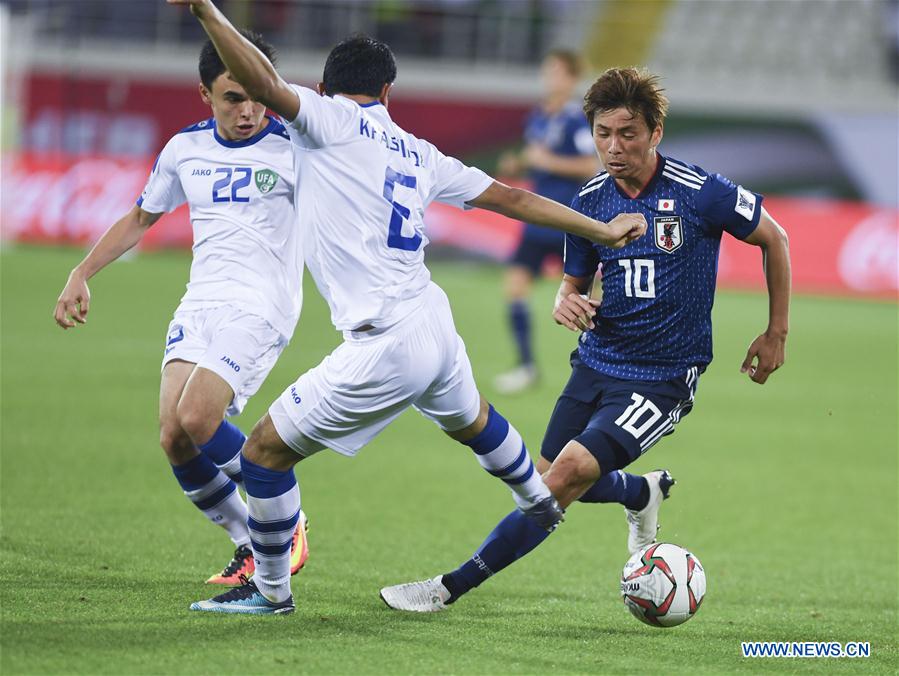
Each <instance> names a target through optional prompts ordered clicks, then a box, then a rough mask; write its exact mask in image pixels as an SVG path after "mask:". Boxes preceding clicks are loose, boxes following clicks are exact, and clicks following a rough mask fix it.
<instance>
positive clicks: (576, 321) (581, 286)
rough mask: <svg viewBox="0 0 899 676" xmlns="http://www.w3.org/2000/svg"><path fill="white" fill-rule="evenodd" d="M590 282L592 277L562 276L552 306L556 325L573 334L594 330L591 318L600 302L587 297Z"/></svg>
mask: <svg viewBox="0 0 899 676" xmlns="http://www.w3.org/2000/svg"><path fill="white" fill-rule="evenodd" d="M592 282H593V278H592V277H575V276H574V275H568V274H565V275H562V283H561V284H560V285H559V290H558V291H557V292H556V302H555V303H554V304H553V319H554V320H555V321H556V324H561V325H562V326H564V327H565V328H567V329H570V330H571V331H575V332H577V331H590V330H592V329H593V328H594V324H593V317H595V316H596V308H598V307H599V304H600V301H599V300H596V299H594V298H590V297H589V296H588V295H587V292H588V291H589V290H590V284H591V283H592Z"/></svg>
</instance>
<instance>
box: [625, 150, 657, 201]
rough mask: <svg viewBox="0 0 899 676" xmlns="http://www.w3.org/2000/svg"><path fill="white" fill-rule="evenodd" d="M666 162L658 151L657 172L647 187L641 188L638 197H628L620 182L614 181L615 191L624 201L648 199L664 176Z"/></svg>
mask: <svg viewBox="0 0 899 676" xmlns="http://www.w3.org/2000/svg"><path fill="white" fill-rule="evenodd" d="M665 161H666V160H665V157H664V156H663V155H662V154H661V153H660V152H658V151H656V170H655V172H653V174H652V176H651V177H650V179H649V181H648V182H647V183H646V185H644V186H643V187H642V188H640V191H639V192H638V193H637V194H636V195H628V194H627V192H625V190H624V189H623V188H622V187H621V186H620V185H618V181H616V180H614V179H613V180H612V183H614V184H615V190H617V191H618V194H619V195H621V196H622V197H623V198H624V199H628V200H638V199H640V198H642V197H646V196H647V195H648V194H649V193H651V192H652V191H653V189H654V188H655V184H656V181H658V180H659V176H661V175H662V169H664V168H665Z"/></svg>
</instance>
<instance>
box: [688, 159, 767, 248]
mask: <svg viewBox="0 0 899 676" xmlns="http://www.w3.org/2000/svg"><path fill="white" fill-rule="evenodd" d="M762 199H763V198H762V196H761V195H759V194H758V193H754V192H752V191H750V190H747V189H746V188H744V187H743V186H741V185H736V184H734V183H733V182H732V181H731V180H730V179H728V178H725V177H724V176H722V175H721V174H711V175H710V176H709V178H708V180H707V181H706V182H705V184H704V185H703V186H702V189H701V190H700V191H699V195H698V196H697V198H696V207H697V209H698V210H699V213H700V216H702V218H703V220H704V221H705V223H706V226H707V227H708V229H709V230H710V231H712V232H718V233H720V232H721V231H722V230H726V231H727V232H729V233H730V234H731V235H733V236H734V237H736V238H737V239H746V238H747V237H749V235H751V234H752V232H753V230H755V228H756V226H757V225H758V224H759V218H761V215H762Z"/></svg>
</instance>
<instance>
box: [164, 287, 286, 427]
mask: <svg viewBox="0 0 899 676" xmlns="http://www.w3.org/2000/svg"><path fill="white" fill-rule="evenodd" d="M286 345H287V340H286V339H285V338H284V337H283V336H282V335H281V333H280V332H279V331H277V330H276V329H275V328H273V327H272V326H271V324H269V323H268V322H267V321H265V320H264V319H263V318H262V317H259V316H258V315H254V314H250V313H248V312H246V311H245V310H241V309H239V308H236V307H233V306H230V305H220V306H218V307H215V308H211V309H208V310H182V309H181V308H180V307H179V308H178V309H177V310H175V316H174V319H172V322H171V323H170V324H169V330H168V333H167V334H166V342H165V355H164V356H163V358H162V368H165V365H166V364H168V363H169V362H171V361H174V360H176V359H177V360H180V361H186V362H190V363H193V364H196V365H197V366H202V367H203V368H205V369H209V370H210V371H212V372H214V373H216V374H217V375H219V376H221V377H222V378H223V379H224V380H225V382H227V383H228V385H230V386H231V390H232V391H233V392H234V397H233V398H232V399H231V404H230V405H229V406H228V410H227V412H226V414H227V415H229V416H231V415H237V414H238V413H240V412H241V411H242V410H243V407H244V406H246V403H247V400H248V399H249V398H250V397H252V396H253V395H254V394H256V392H257V391H258V390H259V388H260V387H261V386H262V383H263V381H265V379H266V377H267V376H268V374H269V371H271V370H272V368H273V367H274V365H275V362H276V361H278V357H279V356H280V355H281V351H282V350H283V349H284V348H285V347H286Z"/></svg>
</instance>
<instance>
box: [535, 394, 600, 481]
mask: <svg viewBox="0 0 899 676" xmlns="http://www.w3.org/2000/svg"><path fill="white" fill-rule="evenodd" d="M595 412H596V406H595V405H594V404H593V403H592V402H584V401H579V400H577V399H574V398H573V397H571V396H568V395H566V394H564V393H563V394H562V395H561V396H560V397H559V399H558V400H557V401H556V405H555V407H554V408H553V412H552V415H550V417H549V422H548V423H547V425H546V432H545V433H544V434H543V442H542V443H541V444H540V458H541V459H543V460H545V461H546V462H547V463H552V462H553V461H554V460H555V459H556V458H557V457H559V454H560V453H561V452H562V449H563V448H565V445H566V444H567V443H568V442H569V441H571V440H572V439H574V438H575V437H576V436H578V435H579V434H580V433H581V432H583V431H584V429H586V427H587V424H588V423H589V422H590V418H592V417H593V414H594V413H595ZM538 469H539V468H538Z"/></svg>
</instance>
